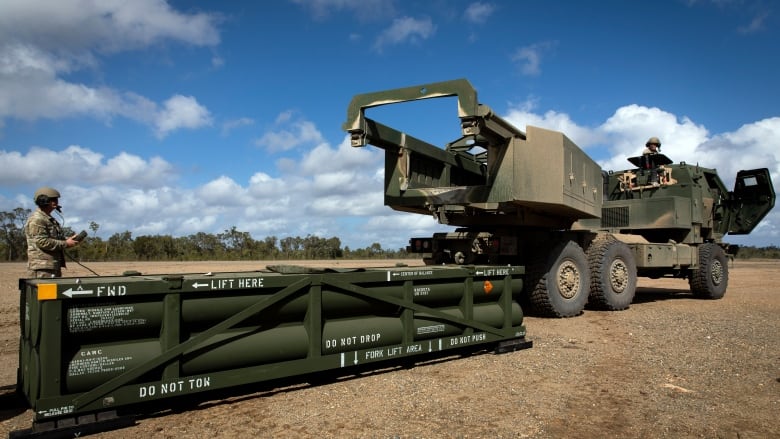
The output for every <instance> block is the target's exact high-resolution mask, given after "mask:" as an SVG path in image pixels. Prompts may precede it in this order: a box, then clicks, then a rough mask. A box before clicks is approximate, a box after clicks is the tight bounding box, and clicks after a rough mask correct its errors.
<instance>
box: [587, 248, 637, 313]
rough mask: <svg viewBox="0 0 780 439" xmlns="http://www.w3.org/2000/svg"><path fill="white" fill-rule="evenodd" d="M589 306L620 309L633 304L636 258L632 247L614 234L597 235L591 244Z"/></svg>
mask: <svg viewBox="0 0 780 439" xmlns="http://www.w3.org/2000/svg"><path fill="white" fill-rule="evenodd" d="M588 263H589V264H590V276H591V280H590V295H589V297H588V304H589V306H591V307H593V308H595V309H604V310H608V311H619V310H622V309H626V308H628V307H629V305H631V302H632V301H633V300H634V294H635V293H636V261H635V260H634V255H633V254H632V252H631V249H630V248H629V247H628V246H627V245H626V244H625V243H623V242H620V241H618V240H617V239H615V238H614V237H613V236H612V235H603V236H600V237H599V238H597V239H596V240H595V241H593V243H592V244H591V245H590V248H588Z"/></svg>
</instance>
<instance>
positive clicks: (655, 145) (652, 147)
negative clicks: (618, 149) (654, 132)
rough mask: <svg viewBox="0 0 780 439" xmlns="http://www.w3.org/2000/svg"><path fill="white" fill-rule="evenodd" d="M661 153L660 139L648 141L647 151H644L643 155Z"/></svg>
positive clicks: (655, 138) (653, 138)
mask: <svg viewBox="0 0 780 439" xmlns="http://www.w3.org/2000/svg"><path fill="white" fill-rule="evenodd" d="M659 152H661V140H659V139H658V137H651V138H649V139H647V143H645V150H644V151H642V154H645V155H646V154H658V153H659Z"/></svg>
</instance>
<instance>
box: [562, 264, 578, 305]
mask: <svg viewBox="0 0 780 439" xmlns="http://www.w3.org/2000/svg"><path fill="white" fill-rule="evenodd" d="M580 283H581V279H580V271H579V270H578V269H577V265H575V264H574V263H573V262H571V261H564V262H563V263H562V264H561V265H560V267H558V291H559V292H560V294H561V296H563V297H565V298H567V299H571V298H572V297H574V296H576V295H577V292H578V291H579V290H580Z"/></svg>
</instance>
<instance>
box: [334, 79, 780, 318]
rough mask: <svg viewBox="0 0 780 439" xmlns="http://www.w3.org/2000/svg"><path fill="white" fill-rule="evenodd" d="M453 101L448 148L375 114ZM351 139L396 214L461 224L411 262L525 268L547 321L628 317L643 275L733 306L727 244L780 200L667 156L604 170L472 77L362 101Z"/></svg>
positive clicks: (763, 178) (356, 102) (425, 245)
mask: <svg viewBox="0 0 780 439" xmlns="http://www.w3.org/2000/svg"><path fill="white" fill-rule="evenodd" d="M446 97H454V98H457V99H456V102H457V117H458V119H459V122H460V132H457V133H455V135H453V136H452V138H453V140H452V141H451V142H448V143H446V144H445V145H441V146H436V145H433V144H430V143H428V142H426V141H424V140H422V139H420V138H417V137H414V136H413V135H411V134H409V133H405V132H402V131H400V130H397V129H395V128H392V127H390V126H387V125H384V124H382V123H381V122H379V121H377V120H374V119H371V118H369V117H367V116H366V112H367V110H369V111H370V110H371V109H372V108H373V107H378V106H384V105H391V104H400V103H407V102H411V101H418V100H424V99H431V98H446ZM343 128H344V130H346V131H347V132H349V134H350V142H351V144H352V146H353V147H364V146H366V145H373V146H376V147H378V148H381V149H383V150H384V152H385V180H384V190H385V194H384V203H385V204H386V205H387V206H390V207H391V208H393V209H395V210H398V211H402V212H411V213H416V214H421V215H428V216H433V218H435V220H436V221H438V222H439V223H441V224H446V225H450V226H452V227H453V230H452V231H450V232H445V233H436V234H434V235H433V236H432V237H413V238H411V239H410V241H409V247H408V250H409V251H410V252H413V253H418V254H420V255H421V257H422V258H423V259H424V260H425V262H426V263H427V264H430V265H442V264H444V265H448V264H454V265H470V264H499V265H500V264H509V265H517V266H523V267H525V269H526V275H525V282H524V288H525V291H524V295H523V299H524V301H525V303H528V304H529V305H530V306H531V309H532V310H533V311H534V312H535V313H537V314H539V315H544V316H551V317H570V316H575V315H578V314H580V313H581V312H582V311H583V309H584V308H585V306H586V305H589V306H591V307H594V308H599V309H605V310H622V309H625V308H628V306H629V305H630V304H631V302H632V301H633V299H634V293H635V291H636V283H637V277H638V276H642V277H650V278H658V277H677V278H687V279H688V281H689V284H690V289H691V292H692V293H693V295H695V296H696V297H701V298H707V299H718V298H721V297H722V296H723V295H724V294H725V292H726V288H727V285H728V259H729V257H732V256H733V255H734V254H735V253H736V250H737V247H736V246H730V245H728V244H726V243H724V242H723V236H724V235H726V234H747V233H750V232H751V231H752V230H753V229H754V228H755V227H756V225H757V224H758V223H759V222H760V221H761V219H762V218H764V216H765V215H766V214H767V213H768V212H769V211H770V210H771V209H772V207H773V206H774V202H775V192H774V187H773V185H772V181H771V179H770V175H769V171H768V169H766V168H760V169H752V170H743V171H740V172H739V173H738V174H737V176H736V182H735V187H734V190H733V191H729V190H728V189H726V187H725V186H724V184H723V182H722V181H721V179H720V177H719V176H718V173H717V171H716V170H715V169H709V168H704V167H701V166H699V165H698V164H695V165H693V164H688V163H685V162H680V163H673V162H672V160H671V159H669V158H668V157H666V156H665V155H663V154H654V155H646V156H645V155H643V156H640V157H631V158H629V159H628V162H629V163H630V165H631V166H630V167H627V169H625V170H621V171H605V170H602V169H601V168H600V166H599V165H598V164H597V163H596V162H595V161H594V160H593V159H591V158H590V157H589V156H588V155H587V154H586V153H585V152H584V151H582V150H581V149H580V148H579V147H578V146H577V145H576V144H575V143H574V142H572V141H571V140H570V139H569V138H568V137H566V135H564V134H563V133H560V132H557V131H552V130H548V129H544V128H540V127H534V126H527V127H526V130H525V131H521V130H519V129H517V128H516V127H514V126H513V125H512V124H511V123H509V122H507V121H506V120H504V119H502V118H501V117H499V116H498V115H496V114H495V112H494V111H493V110H492V109H491V108H490V107H488V106H487V105H484V104H481V103H479V102H478V101H477V93H476V91H475V89H474V88H473V87H472V86H471V84H470V83H469V82H468V81H467V80H465V79H458V80H454V81H446V82H438V83H432V84H424V85H419V86H412V87H405V88H399V89H393V90H385V91H379V92H374V93H366V94H361V95H357V96H355V97H354V98H353V99H352V101H351V102H350V104H349V108H348V110H347V120H346V122H345V123H344V125H343Z"/></svg>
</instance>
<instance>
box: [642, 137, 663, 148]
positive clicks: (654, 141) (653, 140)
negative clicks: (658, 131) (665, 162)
mask: <svg viewBox="0 0 780 439" xmlns="http://www.w3.org/2000/svg"><path fill="white" fill-rule="evenodd" d="M651 144H655V145H658V147H659V148H660V147H661V140H660V139H659V138H658V137H655V136H653V137H651V138H649V139H647V143H645V146H650V145H651Z"/></svg>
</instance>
